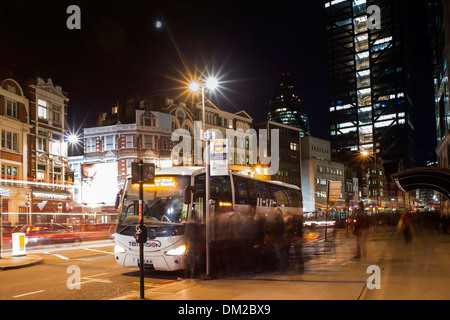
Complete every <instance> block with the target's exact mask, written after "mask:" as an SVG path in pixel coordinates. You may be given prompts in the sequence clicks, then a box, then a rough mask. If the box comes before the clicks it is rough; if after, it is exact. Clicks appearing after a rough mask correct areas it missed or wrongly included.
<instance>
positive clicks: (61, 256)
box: [53, 253, 70, 260]
mask: <svg viewBox="0 0 450 320" xmlns="http://www.w3.org/2000/svg"><path fill="white" fill-rule="evenodd" d="M53 255H54V256H55V257H58V258H60V259H63V260H70V259H69V258H67V257H65V256H63V255H60V254H57V253H53Z"/></svg>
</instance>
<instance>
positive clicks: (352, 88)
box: [324, 0, 414, 175]
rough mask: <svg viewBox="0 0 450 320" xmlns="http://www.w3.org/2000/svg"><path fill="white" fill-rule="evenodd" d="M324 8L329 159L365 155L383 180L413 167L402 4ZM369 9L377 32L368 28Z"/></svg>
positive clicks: (374, 0) (349, 3) (343, 2)
mask: <svg viewBox="0 0 450 320" xmlns="http://www.w3.org/2000/svg"><path fill="white" fill-rule="evenodd" d="M324 3H325V19H326V43H327V58H328V95H329V114H330V141H331V148H332V150H331V151H332V154H337V153H340V152H344V151H346V150H349V151H362V150H367V151H368V152H369V153H370V154H371V155H372V156H373V157H376V158H382V159H383V161H384V168H385V170H386V173H387V174H388V175H390V174H392V173H394V172H397V171H398V170H401V169H406V168H410V167H414V139H413V133H414V125H413V119H412V111H411V109H412V102H411V99H410V84H409V80H408V79H409V67H408V62H407V58H408V47H407V44H406V39H407V29H406V18H407V17H406V7H405V1H402V0H396V1H391V0H389V1H388V0H367V1H366V0H339V1H331V2H330V1H325V2H324ZM370 5H377V6H378V7H379V8H380V14H381V17H380V22H381V24H380V28H378V29H377V28H369V27H368V23H367V22H368V19H369V18H370V16H371V14H370V13H367V9H368V7H369V6H370Z"/></svg>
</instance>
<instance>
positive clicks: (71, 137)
mask: <svg viewBox="0 0 450 320" xmlns="http://www.w3.org/2000/svg"><path fill="white" fill-rule="evenodd" d="M67 140H68V141H69V143H71V144H77V143H78V136H77V135H75V134H70V135H69V136H68V137H67Z"/></svg>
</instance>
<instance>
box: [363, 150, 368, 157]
mask: <svg viewBox="0 0 450 320" xmlns="http://www.w3.org/2000/svg"><path fill="white" fill-rule="evenodd" d="M361 155H362V156H364V157H367V156H368V155H369V152H368V151H367V150H362V151H361Z"/></svg>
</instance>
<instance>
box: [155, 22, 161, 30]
mask: <svg viewBox="0 0 450 320" xmlns="http://www.w3.org/2000/svg"><path fill="white" fill-rule="evenodd" d="M155 27H156V29H161V28H162V22H161V20H157V21H156V23H155Z"/></svg>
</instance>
